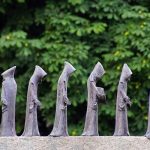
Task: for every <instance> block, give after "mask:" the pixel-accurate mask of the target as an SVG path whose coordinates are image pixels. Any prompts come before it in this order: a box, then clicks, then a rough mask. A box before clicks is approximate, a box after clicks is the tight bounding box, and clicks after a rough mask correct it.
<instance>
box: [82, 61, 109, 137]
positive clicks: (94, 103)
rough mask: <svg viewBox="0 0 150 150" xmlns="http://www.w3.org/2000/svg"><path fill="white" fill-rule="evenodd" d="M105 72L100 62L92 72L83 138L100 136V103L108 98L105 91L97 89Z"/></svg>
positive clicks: (89, 80)
mask: <svg viewBox="0 0 150 150" xmlns="http://www.w3.org/2000/svg"><path fill="white" fill-rule="evenodd" d="M104 73H105V71H104V68H103V66H102V65H101V63H100V62H98V63H97V64H96V65H95V67H94V69H93V71H92V72H91V74H90V76H89V78H88V81H87V89H88V101H87V112H86V119H85V125H84V131H83V133H82V135H83V136H98V135H99V134H98V103H99V102H105V101H106V96H105V93H104V89H103V88H101V87H97V86H96V83H97V81H98V80H99V79H100V78H101V77H102V76H103V75H104Z"/></svg>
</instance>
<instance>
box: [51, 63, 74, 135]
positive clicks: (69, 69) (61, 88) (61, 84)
mask: <svg viewBox="0 0 150 150" xmlns="http://www.w3.org/2000/svg"><path fill="white" fill-rule="evenodd" d="M74 71H75V68H74V67H73V66H72V65H71V64H70V63H68V62H65V65H64V69H63V72H62V73H61V75H60V77H59V80H58V84H57V101H56V113H55V121H54V126H53V130H52V132H51V133H50V136H57V137H58V136H68V127H67V106H68V105H70V104H71V102H70V101H69V99H68V97H67V83H68V79H69V77H70V75H71V74H72V73H73V72H74Z"/></svg>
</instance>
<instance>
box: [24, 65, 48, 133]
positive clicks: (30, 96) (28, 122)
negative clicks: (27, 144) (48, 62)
mask: <svg viewBox="0 0 150 150" xmlns="http://www.w3.org/2000/svg"><path fill="white" fill-rule="evenodd" d="M46 75H47V73H46V72H45V71H44V70H43V69H42V68H41V67H40V66H36V67H35V70H34V73H33V75H32V77H31V78H30V81H29V85H28V93H27V104H26V118H25V127H24V132H23V134H22V136H39V135H40V133H39V128H38V121H37V108H38V107H39V106H40V105H41V103H40V101H39V100H38V95H37V92H38V84H39V82H41V81H42V78H43V77H45V76H46Z"/></svg>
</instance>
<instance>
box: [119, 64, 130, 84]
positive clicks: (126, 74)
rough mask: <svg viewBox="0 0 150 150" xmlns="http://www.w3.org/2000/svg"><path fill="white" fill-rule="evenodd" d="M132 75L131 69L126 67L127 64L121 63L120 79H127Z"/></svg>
mask: <svg viewBox="0 0 150 150" xmlns="http://www.w3.org/2000/svg"><path fill="white" fill-rule="evenodd" d="M131 75H132V71H131V69H130V68H129V67H128V65H127V64H124V65H123V68H122V73H121V77H120V81H122V82H123V81H128V79H129V78H130V77H131Z"/></svg>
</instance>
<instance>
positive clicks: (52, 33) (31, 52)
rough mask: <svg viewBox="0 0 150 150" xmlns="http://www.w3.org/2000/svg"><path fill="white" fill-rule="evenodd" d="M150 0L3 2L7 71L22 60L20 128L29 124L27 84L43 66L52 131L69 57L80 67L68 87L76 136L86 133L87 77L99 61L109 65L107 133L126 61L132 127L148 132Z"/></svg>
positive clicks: (102, 114) (1, 40)
mask: <svg viewBox="0 0 150 150" xmlns="http://www.w3.org/2000/svg"><path fill="white" fill-rule="evenodd" d="M148 4H149V3H148V1H147V0H144V1H136V0H128V1H123V0H107V1H106V0H93V1H91V0H68V1H55V0H51V1H49V0H43V1H40V0H37V1H35V0H33V1H25V0H16V1H15V2H14V1H12V0H2V1H0V19H1V23H0V60H1V63H0V70H1V72H2V71H4V70H5V69H7V68H9V67H10V66H13V65H16V66H17V72H16V80H17V83H18V93H17V112H16V115H17V116H16V123H17V131H18V133H19V132H21V130H22V129H23V125H24V118H25V104H26V91H27V85H28V80H29V78H30V76H31V75H32V73H33V70H34V66H35V65H36V64H38V65H40V66H41V67H43V68H44V69H45V70H46V71H47V73H48V76H47V77H46V78H45V80H44V82H43V83H42V85H40V88H39V99H40V100H41V102H42V104H43V105H42V108H41V110H40V111H39V120H40V123H39V126H40V129H41V130H43V128H46V127H47V128H50V129H51V127H52V125H53V121H54V114H55V102H56V88H57V80H58V78H59V75H60V73H61V70H62V69H63V63H64V61H65V60H67V61H69V62H70V63H72V64H73V66H74V67H75V68H76V69H77V71H76V72H75V73H74V74H73V75H72V77H71V79H70V80H69V86H68V97H69V99H70V100H71V101H72V106H71V107H70V108H69V109H68V117H69V118H68V119H69V121H68V122H69V132H70V134H71V135H79V134H81V132H82V129H83V125H84V118H85V112H86V97H87V89H86V81H87V78H88V76H89V74H90V72H91V70H92V69H93V67H94V65H95V64H96V62H97V61H100V62H101V63H102V64H103V65H104V68H105V70H106V74H105V75H104V77H103V78H102V82H100V83H99V85H100V86H103V87H104V88H105V90H106V94H107V100H108V103H107V105H101V106H100V109H99V129H100V132H101V134H102V135H112V133H113V131H114V116H115V99H116V90H117V84H118V80H119V76H120V72H121V68H122V65H123V63H128V65H129V66H130V68H131V70H132V71H133V78H132V80H131V82H129V90H128V95H129V97H131V100H132V102H133V105H132V107H131V108H130V109H129V114H128V116H129V128H130V131H131V133H132V134H134V135H141V134H144V133H145V130H146V125H147V100H146V99H147V89H148V88H149V83H148V80H149V79H150V75H149V71H148V70H150V42H149V41H150V10H149V9H150V8H149V7H148V6H149V5H148ZM114 93H115V94H114ZM45 134H46V135H47V134H48V133H43V135H45Z"/></svg>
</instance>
